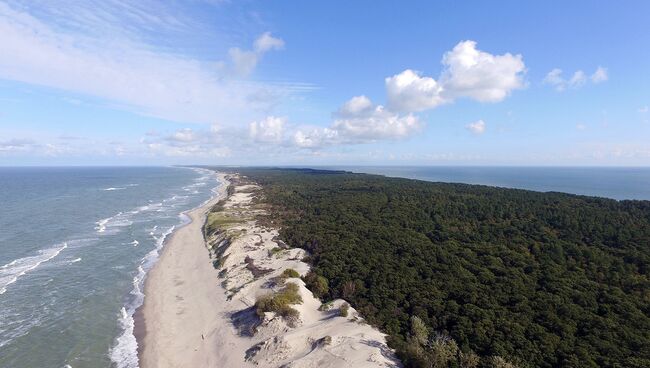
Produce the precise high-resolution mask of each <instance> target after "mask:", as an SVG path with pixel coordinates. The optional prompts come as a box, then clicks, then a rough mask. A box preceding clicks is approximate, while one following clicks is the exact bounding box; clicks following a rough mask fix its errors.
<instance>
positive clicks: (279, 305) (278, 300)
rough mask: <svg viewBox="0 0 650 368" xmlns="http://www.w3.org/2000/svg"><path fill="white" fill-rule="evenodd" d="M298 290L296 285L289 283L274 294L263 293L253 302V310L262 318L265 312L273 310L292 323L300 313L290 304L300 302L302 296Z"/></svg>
mask: <svg viewBox="0 0 650 368" xmlns="http://www.w3.org/2000/svg"><path fill="white" fill-rule="evenodd" d="M298 291H299V287H298V285H296V284H293V283H289V284H287V285H286V286H285V287H284V288H282V290H280V291H278V292H277V293H275V294H269V295H264V296H262V297H260V298H258V299H257V301H256V302H255V312H256V313H257V315H258V316H259V317H260V318H263V317H264V313H266V312H274V313H276V314H277V315H279V316H282V317H283V318H285V319H286V320H287V321H288V322H289V323H290V324H293V323H294V322H295V321H296V320H297V319H298V317H299V316H300V313H299V312H298V311H297V310H295V309H293V308H291V306H290V305H291V304H300V303H302V297H301V296H300V294H299V293H298Z"/></svg>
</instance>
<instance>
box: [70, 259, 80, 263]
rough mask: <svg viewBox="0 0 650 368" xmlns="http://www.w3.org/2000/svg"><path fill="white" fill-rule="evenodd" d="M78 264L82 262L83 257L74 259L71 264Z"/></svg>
mask: <svg viewBox="0 0 650 368" xmlns="http://www.w3.org/2000/svg"><path fill="white" fill-rule="evenodd" d="M77 262H81V257H79V258H75V259H73V260H72V261H70V264H73V263H77Z"/></svg>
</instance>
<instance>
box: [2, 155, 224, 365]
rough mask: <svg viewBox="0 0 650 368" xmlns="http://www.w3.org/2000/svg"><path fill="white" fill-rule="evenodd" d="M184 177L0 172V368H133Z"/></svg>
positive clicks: (187, 182) (202, 182)
mask: <svg viewBox="0 0 650 368" xmlns="http://www.w3.org/2000/svg"><path fill="white" fill-rule="evenodd" d="M218 185H219V183H218V181H217V179H216V176H215V175H214V174H213V172H211V171H207V170H201V169H188V168H175V167H165V168H0V367H16V368H22V367H55V368H56V367H72V368H81V367H137V355H136V344H135V338H134V336H133V318H132V315H133V312H134V311H135V309H136V308H137V307H138V306H139V305H141V303H142V300H143V294H142V287H143V281H144V278H145V275H146V271H147V270H148V269H149V268H150V267H151V266H152V265H153V264H154V262H155V261H156V259H157V258H158V254H159V252H160V250H161V247H162V246H163V244H164V240H165V238H166V237H167V236H168V235H169V234H170V233H171V232H172V231H173V230H174V229H175V228H177V227H179V226H182V224H183V223H187V217H186V216H184V215H183V214H182V213H183V212H184V211H187V210H190V209H192V208H195V207H197V206H199V205H200V204H201V203H203V202H205V201H206V200H208V199H209V198H210V197H211V195H212V193H213V191H214V190H215V189H216V187H217V186H218Z"/></svg>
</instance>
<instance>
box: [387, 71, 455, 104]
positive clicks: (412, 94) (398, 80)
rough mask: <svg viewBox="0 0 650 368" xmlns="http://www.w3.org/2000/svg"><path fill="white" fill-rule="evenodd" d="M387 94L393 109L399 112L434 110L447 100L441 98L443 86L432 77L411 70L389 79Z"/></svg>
mask: <svg viewBox="0 0 650 368" xmlns="http://www.w3.org/2000/svg"><path fill="white" fill-rule="evenodd" d="M385 82H386V94H387V95H388V103H389V105H390V107H391V108H393V109H395V110H398V111H421V110H426V109H432V108H434V107H436V106H438V105H441V104H443V103H444V102H446V100H445V99H444V98H443V97H442V96H441V94H442V86H441V85H440V84H439V83H438V82H436V80H435V79H433V78H430V77H422V76H420V73H418V72H416V71H413V70H411V69H406V70H405V71H403V72H401V73H399V74H395V75H394V76H392V77H388V78H386V80H385Z"/></svg>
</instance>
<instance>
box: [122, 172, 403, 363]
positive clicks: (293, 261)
mask: <svg viewBox="0 0 650 368" xmlns="http://www.w3.org/2000/svg"><path fill="white" fill-rule="evenodd" d="M217 174H218V175H219V180H220V181H221V182H222V183H224V184H223V185H222V186H220V187H219V190H218V193H215V196H214V197H212V198H211V199H210V200H209V201H207V202H205V203H204V204H203V205H202V206H200V207H198V208H196V209H193V210H191V211H189V212H188V213H187V215H188V217H189V218H190V220H191V222H190V223H189V224H187V225H186V226H184V227H182V228H179V229H178V230H177V231H175V232H174V233H172V234H171V236H170V238H169V240H168V243H167V244H166V245H165V247H164V248H163V251H162V254H161V256H160V258H159V260H158V262H157V263H156V264H155V265H154V267H152V269H151V270H150V271H149V273H148V275H147V279H146V281H145V285H144V291H145V292H144V294H145V299H144V303H143V304H142V306H141V307H140V308H138V310H137V311H136V313H135V314H134V317H133V318H134V324H135V328H134V335H135V336H136V341H137V343H138V362H139V367H141V368H154V367H155V368H158V367H255V366H257V367H260V368H275V367H278V366H287V367H288V366H291V367H294V368H298V367H313V366H320V367H330V368H341V367H349V366H355V367H360V368H374V367H400V366H401V364H400V362H399V361H397V359H396V358H395V356H394V352H393V351H392V350H391V349H390V348H389V347H388V346H387V345H386V342H385V336H386V335H385V334H383V333H381V332H380V331H378V330H377V329H375V328H373V327H372V326H370V325H368V324H367V323H366V322H365V320H364V319H363V317H362V316H361V315H359V313H357V311H356V310H355V309H354V308H352V307H350V306H349V304H348V303H347V302H345V301H344V300H341V299H337V300H334V301H331V302H328V303H326V304H323V303H322V302H321V300H319V299H318V298H317V297H315V296H314V295H313V294H312V292H311V291H309V290H308V289H307V288H306V285H305V283H304V281H303V280H302V278H301V276H304V275H306V274H307V273H308V272H309V265H308V264H307V263H305V262H303V261H302V259H303V258H304V257H305V255H306V252H305V250H303V249H300V248H289V247H288V246H287V245H286V244H284V243H283V242H282V241H281V240H280V239H279V238H278V237H279V229H277V228H276V227H275V226H273V225H272V223H273V221H271V223H267V222H266V221H258V218H259V217H258V216H263V215H264V214H267V212H266V209H265V205H264V204H259V203H258V204H256V203H254V198H257V197H259V196H260V195H261V192H260V190H261V187H259V186H258V185H256V184H255V183H250V182H247V181H246V180H245V179H242V177H240V176H239V175H238V174H228V175H226V174H222V173H217ZM230 185H232V188H233V190H232V191H231V192H230V191H228V188H229V186H230ZM222 199H223V200H224V202H223V206H221V208H220V209H218V210H217V211H215V212H211V214H214V216H212V215H211V217H209V218H206V216H207V214H208V213H210V210H211V209H212V207H213V205H214V204H216V203H218V202H219V201H220V200H222ZM204 226H205V228H204ZM204 231H205V233H204ZM289 270H291V271H292V273H291V275H290V276H285V277H283V276H282V275H284V274H285V273H286V272H285V271H289ZM289 287H292V288H293V290H294V292H296V293H297V295H296V296H297V298H298V300H297V302H296V304H293V305H292V306H291V307H290V309H291V310H292V311H293V314H294V318H292V319H287V318H286V316H284V315H282V314H278V313H275V312H274V311H264V312H262V311H261V310H260V309H257V310H256V308H258V307H257V304H256V303H257V301H258V300H260V298H269V297H271V296H273V295H275V294H276V293H278V292H282V290H285V288H289ZM343 309H345V313H343V312H341V311H342V310H343Z"/></svg>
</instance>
